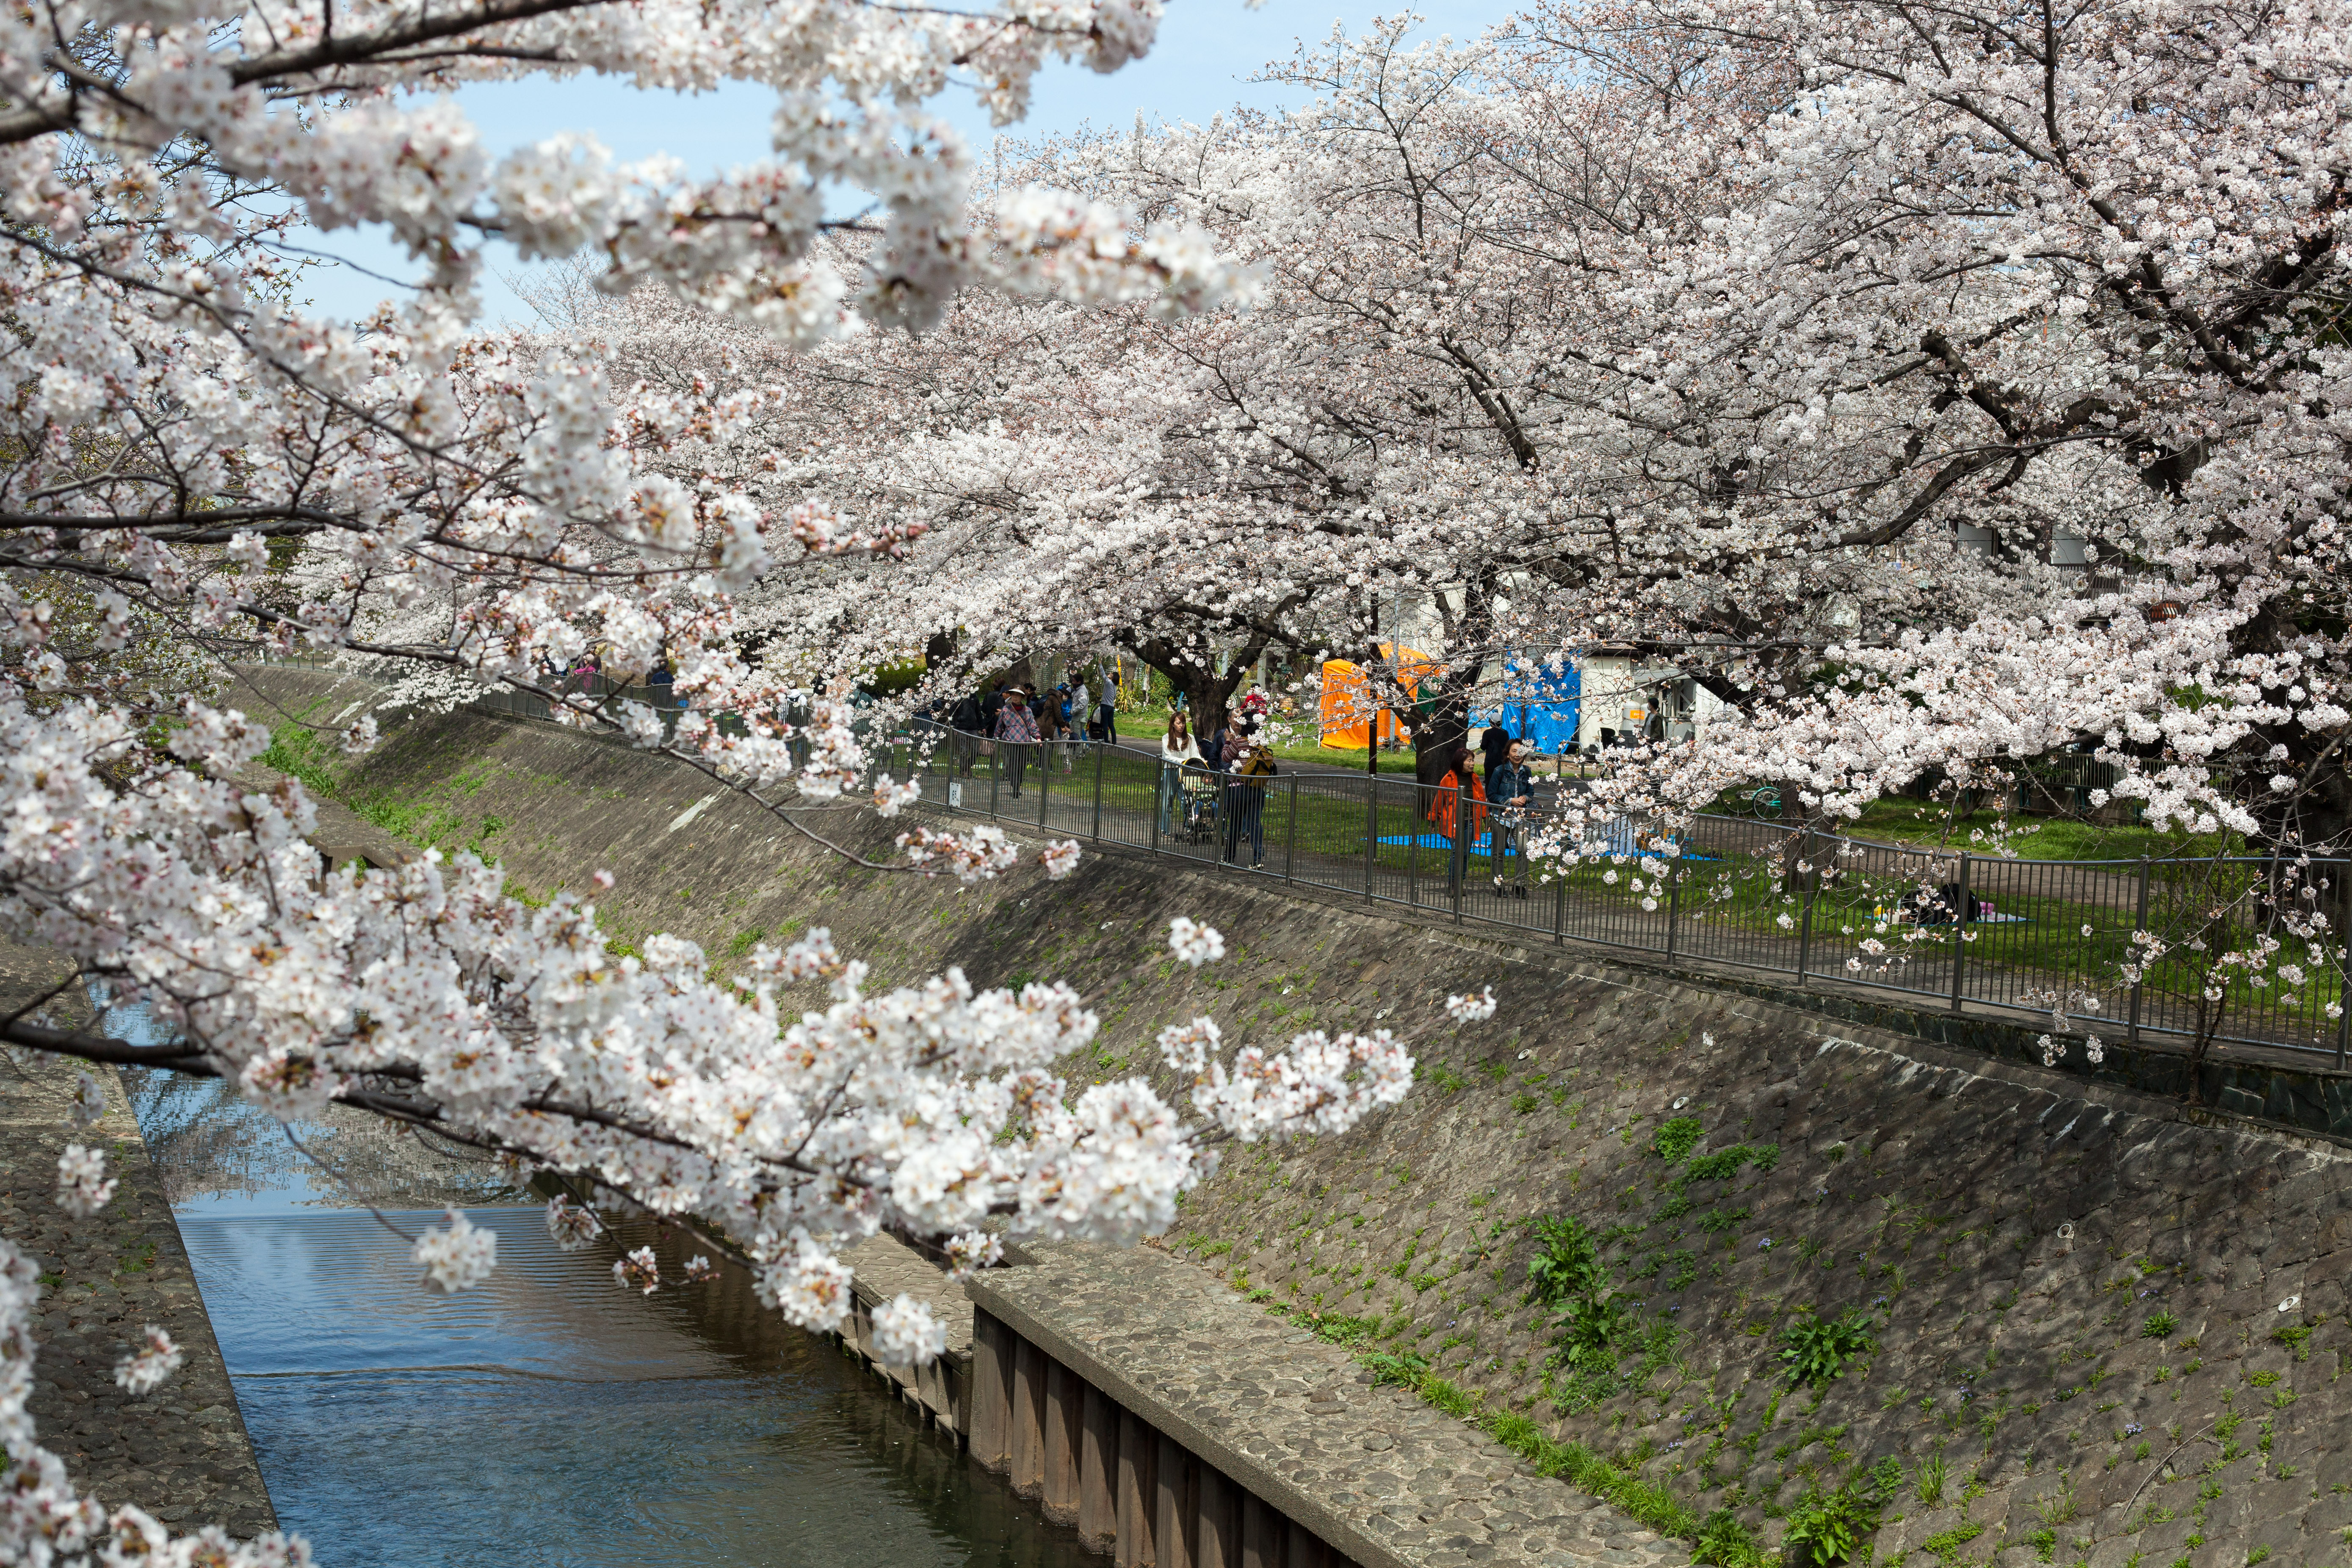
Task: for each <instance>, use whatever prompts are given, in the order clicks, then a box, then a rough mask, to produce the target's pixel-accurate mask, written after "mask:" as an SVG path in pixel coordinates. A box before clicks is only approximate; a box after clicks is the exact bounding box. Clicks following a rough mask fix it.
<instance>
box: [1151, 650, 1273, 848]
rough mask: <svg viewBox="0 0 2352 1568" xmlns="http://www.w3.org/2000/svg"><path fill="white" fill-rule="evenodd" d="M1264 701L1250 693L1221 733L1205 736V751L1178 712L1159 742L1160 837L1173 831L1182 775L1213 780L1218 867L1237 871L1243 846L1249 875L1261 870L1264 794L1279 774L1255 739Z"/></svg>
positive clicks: (1264, 747) (1268, 748)
mask: <svg viewBox="0 0 2352 1568" xmlns="http://www.w3.org/2000/svg"><path fill="white" fill-rule="evenodd" d="M1263 699H1264V693H1262V692H1258V691H1255V690H1253V691H1252V692H1251V693H1250V695H1249V696H1247V697H1244V698H1243V699H1242V703H1241V706H1240V707H1238V708H1236V709H1235V710H1234V712H1233V715H1232V716H1231V717H1230V718H1228V719H1227V720H1226V721H1225V724H1224V727H1223V729H1221V730H1218V731H1215V732H1213V734H1211V735H1210V736H1209V739H1208V743H1207V744H1206V745H1205V746H1204V745H1202V743H1201V742H1199V741H1198V740H1197V739H1195V738H1194V736H1193V734H1192V724H1191V721H1189V720H1187V719H1186V717H1185V716H1184V714H1183V712H1182V711H1181V710H1179V711H1177V712H1174V713H1171V714H1170V715H1169V717H1168V731H1167V733H1166V734H1164V735H1162V736H1161V737H1160V836H1161V837H1167V836H1168V835H1169V834H1171V833H1172V832H1174V831H1175V828H1176V814H1177V812H1178V811H1179V809H1181V802H1182V800H1183V794H1184V775H1185V773H1187V772H1188V771H1190V772H1193V773H1197V774H1199V775H1202V776H1204V777H1213V778H1214V779H1216V780H1217V781H1218V783H1217V784H1216V786H1215V787H1216V788H1217V789H1218V791H1219V794H1218V796H1217V805H1216V813H1215V815H1216V820H1217V823H1218V824H1219V825H1221V826H1222V827H1223V841H1224V842H1223V850H1222V851H1221V852H1220V853H1219V855H1218V857H1217V860H1218V864H1220V865H1233V866H1238V865H1240V864H1241V863H1242V860H1241V851H1242V847H1243V845H1244V842H1246V844H1247V845H1248V847H1249V856H1250V858H1249V868H1250V869H1251V870H1253V871H1256V870H1262V869H1263V868H1265V791H1266V785H1267V784H1269V783H1270V782H1271V781H1272V780H1273V778H1274V776H1275V774H1276V773H1277V772H1279V771H1280V769H1279V767H1278V765H1277V764H1276V762H1275V757H1274V749H1273V748H1272V747H1271V746H1269V745H1267V744H1266V743H1265V740H1264V739H1263V737H1262V735H1261V733H1260V731H1262V730H1263V728H1264V726H1265V712H1266V704H1265V701H1264V700H1263Z"/></svg>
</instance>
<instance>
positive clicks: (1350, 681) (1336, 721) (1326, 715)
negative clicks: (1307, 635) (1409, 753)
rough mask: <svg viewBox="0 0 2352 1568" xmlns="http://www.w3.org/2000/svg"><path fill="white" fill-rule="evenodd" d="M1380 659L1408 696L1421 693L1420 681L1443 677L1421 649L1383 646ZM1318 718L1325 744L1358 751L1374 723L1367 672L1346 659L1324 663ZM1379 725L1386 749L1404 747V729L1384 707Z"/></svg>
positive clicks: (1386, 644) (1394, 715)
mask: <svg viewBox="0 0 2352 1568" xmlns="http://www.w3.org/2000/svg"><path fill="white" fill-rule="evenodd" d="M1381 658H1384V659H1387V660H1389V661H1390V662H1391V663H1392V664H1394V665H1395V666H1396V667H1397V669H1398V682H1399V684H1401V685H1402V687H1403V688H1404V689H1405V691H1406V693H1407V694H1408V695H1417V694H1418V693H1419V691H1420V679H1419V678H1420V677H1422V676H1423V675H1439V674H1443V673H1444V671H1443V670H1442V669H1441V668H1440V667H1438V666H1437V665H1435V664H1433V663H1431V662H1430V658H1429V656H1428V655H1427V654H1425V653H1423V652H1422V651H1421V650H1420V649H1419V648H1412V647H1406V648H1401V647H1397V646H1396V645H1395V644H1394V643H1382V644H1381ZM1319 718H1320V719H1321V721H1322V731H1323V744H1325V745H1327V746H1345V747H1356V746H1361V745H1363V744H1364V743H1365V739H1364V738H1365V736H1366V735H1367V734H1368V733H1369V732H1370V729H1371V723H1372V695H1371V687H1370V682H1368V681H1367V680H1365V679H1364V672H1363V671H1362V670H1361V669H1360V668H1357V667H1356V666H1355V665H1353V664H1350V663H1349V662H1348V661H1347V660H1346V659H1344V658H1331V659H1326V660H1324V661H1323V700H1322V706H1321V712H1320V714H1319ZM1380 724H1381V743H1382V744H1383V745H1390V744H1402V743H1403V742H1404V739H1405V734H1406V731H1405V727H1404V726H1403V725H1402V723H1400V722H1398V721H1397V716H1396V714H1395V713H1394V712H1393V711H1391V710H1389V709H1387V708H1385V707H1383V708H1382V709H1381V711H1380Z"/></svg>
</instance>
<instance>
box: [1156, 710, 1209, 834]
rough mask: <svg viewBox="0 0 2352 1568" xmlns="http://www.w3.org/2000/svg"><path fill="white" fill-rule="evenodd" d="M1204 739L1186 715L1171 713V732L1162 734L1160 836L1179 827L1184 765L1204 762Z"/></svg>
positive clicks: (1169, 724)
mask: <svg viewBox="0 0 2352 1568" xmlns="http://www.w3.org/2000/svg"><path fill="white" fill-rule="evenodd" d="M1200 761H1202V756H1201V745H1200V742H1197V741H1195V740H1193V739H1192V726H1191V725H1190V724H1187V723H1186V722H1184V715H1182V714H1181V713H1171V714H1170V715H1169V716H1168V732H1167V733H1166V734H1164V735H1162V736H1160V837H1162V838H1165V837H1168V835H1169V834H1170V833H1171V832H1173V831H1174V830H1175V826H1176V803H1177V801H1178V800H1179V799H1180V798H1181V795H1182V794H1183V789H1184V783H1183V781H1184V764H1185V763H1197V762H1200Z"/></svg>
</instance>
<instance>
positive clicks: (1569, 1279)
mask: <svg viewBox="0 0 2352 1568" xmlns="http://www.w3.org/2000/svg"><path fill="white" fill-rule="evenodd" d="M1535 1233H1536V1255H1535V1257H1534V1258H1531V1259H1529V1260H1528V1298H1529V1299H1530V1300H1534V1301H1536V1302H1537V1303H1538V1304H1540V1305H1542V1306H1546V1307H1559V1306H1560V1305H1562V1304H1563V1303H1565V1302H1567V1301H1568V1300H1570V1298H1572V1297H1577V1296H1589V1295H1591V1294H1592V1293H1593V1292H1594V1291H1595V1290H1597V1289H1600V1287H1601V1248H1600V1247H1598V1246H1597V1245H1595V1244H1594V1242H1593V1239H1592V1233H1591V1232H1590V1231H1588V1230H1586V1229H1585V1228H1584V1222H1583V1221H1582V1220H1579V1219H1575V1218H1562V1217H1560V1216H1559V1215H1538V1217H1537V1219H1536V1223H1535Z"/></svg>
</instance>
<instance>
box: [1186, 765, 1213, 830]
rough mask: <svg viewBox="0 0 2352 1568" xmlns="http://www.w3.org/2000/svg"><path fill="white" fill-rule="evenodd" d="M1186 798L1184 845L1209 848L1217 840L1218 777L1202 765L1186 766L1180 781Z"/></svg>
mask: <svg viewBox="0 0 2352 1568" xmlns="http://www.w3.org/2000/svg"><path fill="white" fill-rule="evenodd" d="M1177 787H1178V789H1180V790H1181V792H1182V794H1183V797H1184V842H1185V843H1187V844H1208V843H1213V842H1214V841H1215V839H1216V837H1217V775H1216V774H1214V773H1211V772H1210V771H1209V770H1208V769H1207V768H1206V767H1205V766H1203V765H1202V764H1201V763H1185V764H1184V772H1183V773H1182V774H1181V775H1180V776H1179V778H1178V780H1177Z"/></svg>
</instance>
